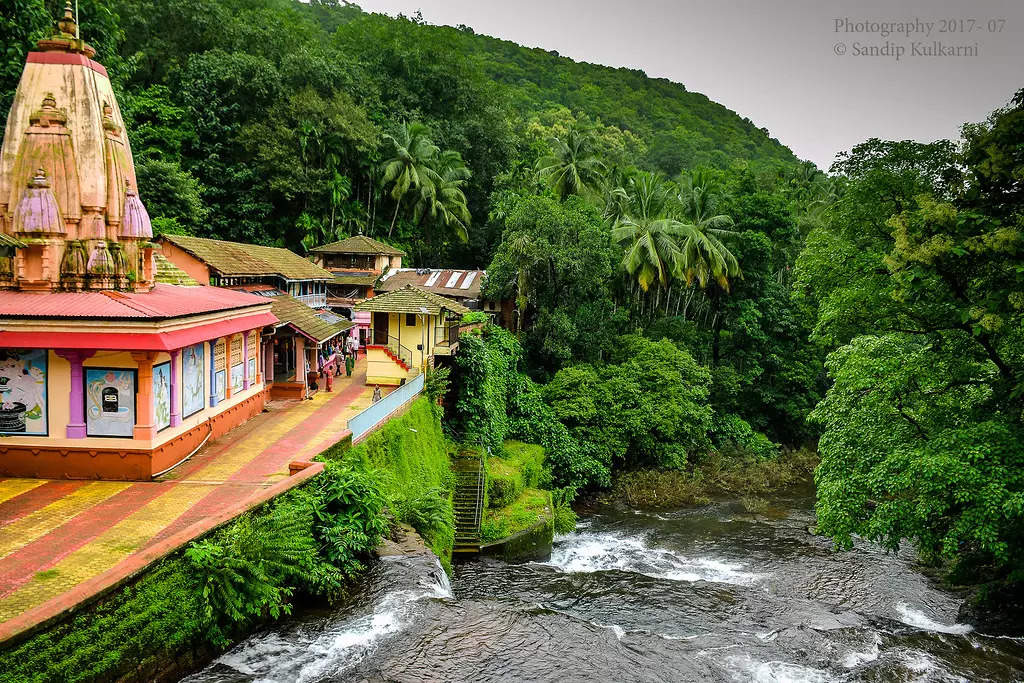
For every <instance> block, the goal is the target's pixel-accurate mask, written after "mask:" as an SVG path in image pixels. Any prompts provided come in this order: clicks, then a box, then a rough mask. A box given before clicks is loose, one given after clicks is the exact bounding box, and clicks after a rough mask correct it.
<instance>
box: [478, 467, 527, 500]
mask: <svg viewBox="0 0 1024 683" xmlns="http://www.w3.org/2000/svg"><path fill="white" fill-rule="evenodd" d="M524 488H525V486H524V483H523V475H522V473H521V472H520V471H519V470H518V469H516V468H515V467H514V466H512V465H511V464H509V463H508V462H506V461H505V459H504V458H499V457H497V456H494V455H492V456H491V457H489V458H487V507H490V508H503V507H505V506H506V505H509V504H510V503H512V501H514V500H515V499H516V498H518V497H519V494H521V493H522V492H523V489H524Z"/></svg>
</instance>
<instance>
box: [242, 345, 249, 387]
mask: <svg viewBox="0 0 1024 683" xmlns="http://www.w3.org/2000/svg"><path fill="white" fill-rule="evenodd" d="M248 388H249V333H248V332H243V333H242V390H243V391H244V390H246V389H248Z"/></svg>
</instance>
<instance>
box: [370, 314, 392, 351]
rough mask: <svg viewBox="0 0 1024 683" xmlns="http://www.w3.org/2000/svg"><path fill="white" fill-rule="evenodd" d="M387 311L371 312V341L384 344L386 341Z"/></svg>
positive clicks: (388, 315)
mask: <svg viewBox="0 0 1024 683" xmlns="http://www.w3.org/2000/svg"><path fill="white" fill-rule="evenodd" d="M389 317H390V314H388V313H374V314H373V343H374V344H380V345H381V346H386V345H387V343H388V318H389Z"/></svg>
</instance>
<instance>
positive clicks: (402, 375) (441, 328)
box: [354, 285, 469, 385]
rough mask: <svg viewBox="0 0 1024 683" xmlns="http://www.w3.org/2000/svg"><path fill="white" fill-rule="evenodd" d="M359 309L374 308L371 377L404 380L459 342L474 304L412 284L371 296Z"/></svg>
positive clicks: (368, 374) (368, 373)
mask: <svg viewBox="0 0 1024 683" xmlns="http://www.w3.org/2000/svg"><path fill="white" fill-rule="evenodd" d="M354 310H356V311H367V312H370V313H371V314H372V319H371V323H370V343H369V344H367V347H366V361H367V365H366V383H367V384H386V385H398V384H402V383H403V382H404V381H405V380H406V379H408V378H409V377H412V376H415V375H416V374H417V373H419V372H423V371H425V370H426V369H427V368H428V367H433V364H434V360H435V358H436V357H438V356H451V355H453V354H454V353H455V352H456V351H457V350H458V346H459V324H460V320H461V317H462V315H463V314H464V313H468V312H469V309H468V308H466V307H465V306H463V305H462V304H460V303H458V302H456V301H453V300H451V299H448V298H447V297H443V296H440V295H438V294H433V293H431V292H427V291H424V290H422V289H420V288H419V287H414V286H412V285H408V286H406V287H403V288H402V289H396V290H394V291H391V292H386V293H384V294H380V295H379V296H375V297H373V298H372V299H366V300H365V301H361V302H360V303H358V304H356V305H355V308H354Z"/></svg>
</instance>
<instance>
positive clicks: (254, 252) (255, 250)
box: [159, 235, 334, 280]
mask: <svg viewBox="0 0 1024 683" xmlns="http://www.w3.org/2000/svg"><path fill="white" fill-rule="evenodd" d="M159 239H161V240H167V241H168V242H170V243H171V244H173V245H175V246H176V247H178V248H180V249H183V250H185V251H187V252H188V253H190V254H192V255H193V256H195V257H196V258H197V259H199V260H200V261H202V262H203V263H205V264H206V265H208V266H209V267H210V268H212V269H213V270H215V271H217V273H219V274H220V275H222V276H224V277H232V276H236V275H280V276H281V277H283V278H286V279H288V280H331V279H333V278H334V275H333V274H332V273H331V272H330V271H328V270H324V269H323V268H321V267H320V266H318V265H316V264H315V263H311V262H310V261H308V260H306V259H304V258H302V257H301V256H299V255H298V254H296V253H295V252H292V251H288V250H287V249H283V248H281V247H265V246H263V245H260V244H243V243H241V242H226V241H224V240H212V239H208V238H206V237H188V236H186V235H161V236H160V238H159Z"/></svg>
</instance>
